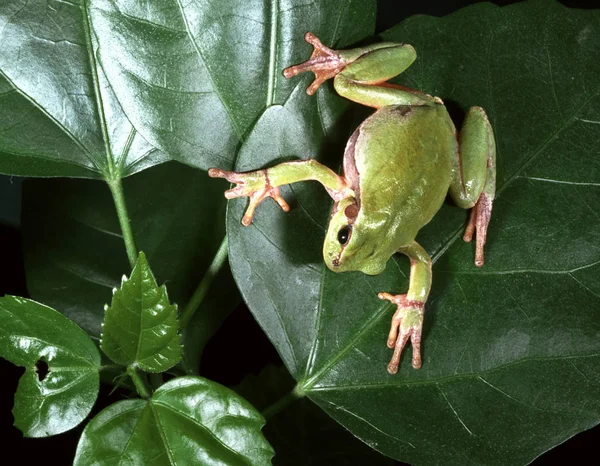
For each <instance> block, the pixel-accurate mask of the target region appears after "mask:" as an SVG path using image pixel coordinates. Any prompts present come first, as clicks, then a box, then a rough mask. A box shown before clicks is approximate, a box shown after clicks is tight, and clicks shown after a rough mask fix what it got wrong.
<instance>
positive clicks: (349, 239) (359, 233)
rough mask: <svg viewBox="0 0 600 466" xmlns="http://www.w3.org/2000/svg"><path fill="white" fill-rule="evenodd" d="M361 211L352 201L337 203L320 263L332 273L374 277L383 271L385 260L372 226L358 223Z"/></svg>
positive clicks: (350, 198)
mask: <svg viewBox="0 0 600 466" xmlns="http://www.w3.org/2000/svg"><path fill="white" fill-rule="evenodd" d="M359 213H360V208H359V206H358V204H357V203H356V200H355V199H354V198H353V197H348V198H345V199H342V200H341V201H339V202H336V203H335V204H334V205H333V208H332V210H331V218H330V219H329V228H328V230H327V235H326V236H325V242H324V243H323V259H324V261H325V264H326V265H327V267H328V268H329V270H332V271H333V272H351V271H357V270H359V271H361V272H363V273H366V274H368V275H377V274H380V273H381V272H383V271H384V270H385V264H386V262H387V259H388V257H384V256H383V255H382V254H381V253H380V252H379V249H378V248H377V240H376V239H374V238H372V236H373V228H372V226H371V225H363V224H362V223H361V221H360V216H359Z"/></svg>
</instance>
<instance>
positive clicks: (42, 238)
mask: <svg viewBox="0 0 600 466" xmlns="http://www.w3.org/2000/svg"><path fill="white" fill-rule="evenodd" d="M23 186H24V190H23V216H22V218H23V226H22V229H23V249H24V253H25V268H26V273H27V288H28V290H29V293H30V294H31V296H32V297H34V298H35V299H37V300H38V301H42V302H44V303H47V304H48V305H51V306H52V307H54V308H56V309H57V310H59V311H60V312H62V313H64V314H65V315H66V316H68V317H69V318H70V319H72V320H74V321H75V322H77V323H78V324H79V325H80V326H81V327H82V328H83V329H84V330H86V331H87V332H88V333H89V334H90V335H91V336H92V337H93V338H96V339H97V338H99V337H100V324H101V323H102V320H103V319H104V304H106V303H108V302H110V299H111V296H112V294H111V290H112V289H113V288H117V287H119V284H120V279H121V277H122V275H123V273H125V272H126V271H128V270H129V263H128V261H127V256H126V254H125V249H124V248H123V238H122V237H121V235H120V233H119V222H118V219H117V216H116V214H115V211H114V204H113V201H112V199H111V197H110V193H109V190H108V189H107V188H106V186H105V184H104V183H101V182H98V181H92V180H65V179H60V180H27V181H26V182H25V183H24V185H23ZM226 186H227V183H225V182H223V181H222V180H215V179H212V178H209V177H208V176H207V174H206V172H203V171H200V170H195V169H192V168H189V167H186V166H184V165H181V164H179V163H176V162H170V163H166V164H162V165H159V166H157V167H152V168H150V169H149V170H145V171H144V172H142V173H139V174H136V175H134V176H131V177H129V178H126V179H125V180H123V189H124V192H125V195H126V197H127V200H128V204H129V206H130V209H129V214H130V220H131V225H132V230H133V233H134V236H135V238H136V243H137V245H138V247H139V248H140V249H141V250H143V251H144V252H145V254H146V256H147V258H148V261H149V262H150V263H151V264H152V271H153V272H154V274H155V276H156V278H157V280H158V282H159V283H167V286H168V289H169V297H170V298H171V300H172V301H173V302H175V303H177V304H178V305H179V308H180V309H184V308H185V305H186V303H187V302H188V301H189V299H190V297H191V296H192V294H193V292H194V289H195V288H196V287H197V286H198V284H199V283H200V281H201V279H202V277H203V276H204V274H205V272H206V270H207V268H208V267H209V265H210V263H211V261H212V259H213V257H214V256H215V254H216V252H217V250H218V248H219V245H220V243H221V242H222V240H223V237H224V236H225V225H224V222H223V221H219V220H218V219H219V218H220V219H223V218H224V216H225V202H226V200H225V198H224V197H223V190H224V189H226ZM149 193H160V196H154V195H149ZM209 219H210V221H208V220H209ZM90 245H93V247H90ZM240 300H241V298H240V297H239V294H238V293H237V289H236V286H235V283H234V282H233V279H232V277H231V273H230V271H229V267H228V266H227V265H226V266H225V267H223V269H222V270H221V271H220V272H219V274H218V275H217V277H216V279H215V281H214V282H213V284H212V286H211V288H210V291H209V293H208V295H207V296H206V297H205V299H204V301H203V302H202V304H201V305H200V307H199V308H198V310H197V312H196V314H195V315H194V318H193V319H192V321H191V322H190V324H188V325H187V326H186V329H185V331H184V333H183V342H184V355H183V358H184V360H185V363H186V366H187V367H188V368H189V369H191V370H193V371H197V369H198V364H199V358H200V355H201V354H202V349H203V347H204V345H205V344H206V341H207V340H208V339H209V338H210V337H211V336H212V335H213V333H214V332H215V331H216V329H217V328H218V327H219V326H220V324H221V322H222V321H223V319H225V317H227V315H228V314H229V312H230V311H231V310H233V309H234V308H235V306H237V304H238V303H239V301H240Z"/></svg>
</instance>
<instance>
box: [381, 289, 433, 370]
mask: <svg viewBox="0 0 600 466" xmlns="http://www.w3.org/2000/svg"><path fill="white" fill-rule="evenodd" d="M378 296H379V299H386V300H388V301H390V302H392V303H394V304H395V305H396V306H397V307H398V309H397V310H396V312H395V313H394V316H393V317H392V325H391V327H390V334H389V336H388V340H387V345H388V348H394V354H393V356H392V360H391V361H390V363H389V364H388V368H387V370H388V372H389V373H390V374H395V373H396V372H398V365H399V364H400V356H401V355H402V350H403V349H404V346H405V345H406V342H407V341H408V340H409V339H410V340H411V342H412V347H413V353H412V354H413V356H412V366H413V367H414V368H415V369H419V368H420V367H421V332H422V329H423V313H424V311H425V302H423V301H411V300H409V299H407V298H406V295H405V294H398V295H392V294H389V293H379V295H378Z"/></svg>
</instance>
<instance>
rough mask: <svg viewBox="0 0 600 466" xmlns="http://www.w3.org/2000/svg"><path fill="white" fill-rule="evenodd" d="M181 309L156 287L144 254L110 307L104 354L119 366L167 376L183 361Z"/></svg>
mask: <svg viewBox="0 0 600 466" xmlns="http://www.w3.org/2000/svg"><path fill="white" fill-rule="evenodd" d="M179 340H180V336H179V333H178V322H177V305H175V304H170V303H169V298H168V296H167V289H166V287H165V286H164V285H163V286H161V287H159V286H158V285H157V284H156V280H155V279H154V275H153V274H152V271H151V270H150V266H149V265H148V261H147V260H146V256H145V255H144V253H143V252H141V253H140V255H139V257H138V260H137V263H136V264H135V267H134V268H133V271H132V272H131V277H129V279H127V278H126V277H123V281H122V284H121V288H119V289H118V290H117V289H116V290H115V291H114V294H113V299H112V303H111V305H110V307H109V306H106V315H105V318H104V324H103V331H102V343H101V348H102V351H104V352H105V353H106V355H107V356H108V357H109V358H111V359H112V360H113V361H114V362H116V363H118V364H123V365H125V366H129V365H130V364H135V365H137V366H138V367H139V368H141V369H143V370H145V371H147V372H163V371H166V370H167V369H169V368H170V367H172V366H174V365H175V364H177V363H178V362H179V360H180V359H181V345H180V344H179Z"/></svg>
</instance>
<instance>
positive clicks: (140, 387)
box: [127, 364, 152, 399]
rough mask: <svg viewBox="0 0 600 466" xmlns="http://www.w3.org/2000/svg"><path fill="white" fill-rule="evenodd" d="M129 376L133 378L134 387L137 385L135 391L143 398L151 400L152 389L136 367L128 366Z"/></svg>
mask: <svg viewBox="0 0 600 466" xmlns="http://www.w3.org/2000/svg"><path fill="white" fill-rule="evenodd" d="M127 374H128V375H129V377H131V380H132V382H133V385H135V389H136V390H137V392H138V395H140V396H141V397H142V398H146V399H147V398H150V397H151V396H152V393H151V392H150V389H149V388H148V386H147V385H146V381H145V380H144V379H143V377H142V376H141V374H140V372H139V370H138V368H137V367H136V366H135V365H133V364H132V365H130V366H127Z"/></svg>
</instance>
